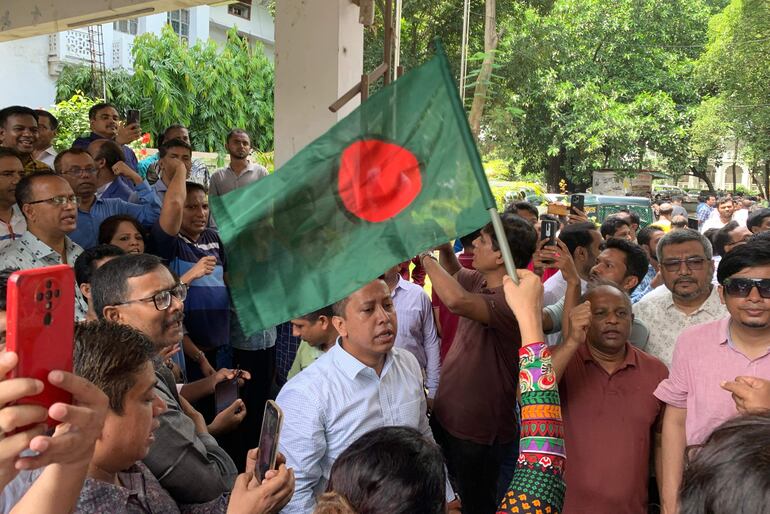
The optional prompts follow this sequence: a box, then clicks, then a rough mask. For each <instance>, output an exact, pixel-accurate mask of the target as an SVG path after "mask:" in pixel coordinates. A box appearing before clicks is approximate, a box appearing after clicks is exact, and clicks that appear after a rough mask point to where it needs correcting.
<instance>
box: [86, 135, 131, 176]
mask: <svg viewBox="0 0 770 514" xmlns="http://www.w3.org/2000/svg"><path fill="white" fill-rule="evenodd" d="M96 141H99V142H100V143H101V144H100V145H99V150H97V151H96V155H94V161H98V160H99V159H104V162H105V164H106V165H107V167H108V168H110V169H112V167H113V166H115V164H117V163H119V162H125V160H126V154H124V153H123V149H122V148H121V147H120V145H119V144H117V143H116V142H115V141H113V140H112V139H97V140H96Z"/></svg>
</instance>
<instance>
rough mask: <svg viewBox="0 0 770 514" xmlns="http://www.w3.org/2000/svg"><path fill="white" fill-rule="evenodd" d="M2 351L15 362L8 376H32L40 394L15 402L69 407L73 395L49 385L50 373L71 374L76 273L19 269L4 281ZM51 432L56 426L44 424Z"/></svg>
mask: <svg viewBox="0 0 770 514" xmlns="http://www.w3.org/2000/svg"><path fill="white" fill-rule="evenodd" d="M6 315H7V328H6V349H7V350H8V351H12V352H16V354H17V355H18V359H19V362H18V364H17V365H16V367H15V368H14V369H13V370H11V371H10V372H9V373H8V375H7V376H8V378H34V379H37V380H40V381H41V382H43V386H44V387H43V391H42V392H41V393H39V394H37V395H34V396H29V397H25V398H22V399H19V400H17V401H16V402H15V403H16V404H20V405H27V404H29V405H38V406H41V407H44V408H45V409H46V410H47V409H48V408H49V407H50V406H51V405H53V404H54V403H57V402H61V403H68V404H71V403H72V394H71V393H69V392H67V391H65V390H63V389H60V388H59V387H56V386H54V385H52V384H51V383H50V382H49V381H48V374H49V373H50V372H51V371H53V370H61V371H68V372H71V371H72V351H73V337H74V327H75V321H74V320H75V275H74V273H73V271H72V268H70V267H69V266H67V265H64V264H62V265H59V266H48V267H43V268H36V269H29V270H22V271H17V272H15V273H13V274H12V275H11V276H10V277H9V278H8V299H7V311H6ZM47 423H48V426H49V427H51V428H53V427H55V426H56V425H57V424H58V423H59V422H58V421H56V420H54V419H51V418H50V417H49V418H48V420H47Z"/></svg>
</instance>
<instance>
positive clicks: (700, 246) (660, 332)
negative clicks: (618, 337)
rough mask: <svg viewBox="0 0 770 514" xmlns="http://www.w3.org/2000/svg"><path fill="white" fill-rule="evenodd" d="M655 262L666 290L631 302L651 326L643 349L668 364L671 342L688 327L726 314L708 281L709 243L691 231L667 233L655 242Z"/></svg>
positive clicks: (710, 270) (636, 313)
mask: <svg viewBox="0 0 770 514" xmlns="http://www.w3.org/2000/svg"><path fill="white" fill-rule="evenodd" d="M657 252H658V262H660V273H661V275H662V277H663V282H664V284H665V288H660V287H659V288H658V289H665V291H662V292H661V293H657V291H656V294H649V295H647V296H645V297H644V298H642V299H641V300H640V301H639V303H637V304H635V305H634V316H635V318H636V319H637V320H639V321H641V322H642V323H644V324H645V325H646V326H647V327H648V328H650V340H649V342H648V343H647V347H646V348H645V351H647V353H650V354H652V355H654V356H655V357H657V358H659V359H660V360H662V361H663V363H664V364H666V366H669V367H670V366H671V359H672V357H673V354H674V344H675V343H676V340H677V338H678V337H679V334H680V333H681V332H682V331H683V330H684V329H685V328H687V327H691V326H693V325H698V324H701V323H706V322H709V321H716V320H718V319H721V318H724V317H726V316H727V315H728V312H727V309H726V308H725V306H724V305H722V303H721V301H720V300H719V294H718V292H717V288H716V287H714V285H713V284H712V283H711V277H712V275H713V273H714V264H713V261H712V257H713V253H712V247H711V242H710V241H709V240H708V239H707V238H706V237H705V236H704V235H702V234H698V233H697V232H695V231H693V230H677V231H674V232H669V233H668V234H666V235H665V236H664V237H663V239H661V240H660V241H659V242H658V248H657Z"/></svg>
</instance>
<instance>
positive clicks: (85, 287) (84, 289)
mask: <svg viewBox="0 0 770 514" xmlns="http://www.w3.org/2000/svg"><path fill="white" fill-rule="evenodd" d="M79 287H80V292H81V293H83V296H84V297H85V298H86V300H89V301H90V300H91V284H80V286H79Z"/></svg>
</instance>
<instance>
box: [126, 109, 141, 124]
mask: <svg viewBox="0 0 770 514" xmlns="http://www.w3.org/2000/svg"><path fill="white" fill-rule="evenodd" d="M141 113H142V111H140V110H139V109H129V110H128V111H126V125H133V124H134V123H136V124H139V122H140V120H141V115H142V114H141Z"/></svg>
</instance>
